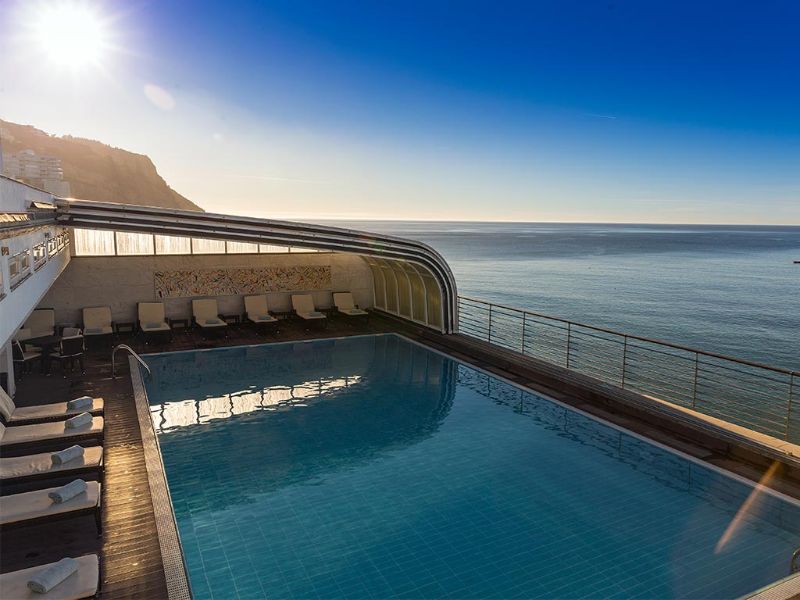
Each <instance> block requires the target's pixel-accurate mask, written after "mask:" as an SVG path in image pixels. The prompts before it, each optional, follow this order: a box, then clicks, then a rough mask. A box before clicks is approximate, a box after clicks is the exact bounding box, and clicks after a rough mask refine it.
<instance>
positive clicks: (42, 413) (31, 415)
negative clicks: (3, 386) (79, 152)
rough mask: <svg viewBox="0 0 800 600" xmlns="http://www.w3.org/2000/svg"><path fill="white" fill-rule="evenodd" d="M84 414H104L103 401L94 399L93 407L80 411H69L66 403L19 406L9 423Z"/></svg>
mask: <svg viewBox="0 0 800 600" xmlns="http://www.w3.org/2000/svg"><path fill="white" fill-rule="evenodd" d="M82 412H91V413H99V412H103V399H102V398H92V407H91V408H84V409H78V410H68V409H67V403H66V402H55V403H53V404H39V405H37V406H18V407H17V408H16V410H15V411H14V413H13V414H12V415H11V418H10V419H7V421H8V422H9V423H14V422H15V421H34V420H37V419H50V418H54V417H70V416H74V415H79V414H81V413H82Z"/></svg>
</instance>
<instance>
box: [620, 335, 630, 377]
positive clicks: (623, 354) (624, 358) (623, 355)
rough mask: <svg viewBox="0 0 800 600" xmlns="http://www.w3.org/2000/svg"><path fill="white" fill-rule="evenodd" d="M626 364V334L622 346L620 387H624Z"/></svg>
mask: <svg viewBox="0 0 800 600" xmlns="http://www.w3.org/2000/svg"><path fill="white" fill-rule="evenodd" d="M627 365H628V336H627V335H626V336H625V344H624V345H623V346H622V385H621V386H620V387H622V388H623V389H625V369H626V367H627Z"/></svg>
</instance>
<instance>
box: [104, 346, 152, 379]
mask: <svg viewBox="0 0 800 600" xmlns="http://www.w3.org/2000/svg"><path fill="white" fill-rule="evenodd" d="M117 350H127V351H128V352H129V353H130V355H131V356H132V357H133V358H135V359H136V360H137V361H138V362H139V364H140V365H142V366H143V367H144V370H145V371H147V375H148V377H152V376H153V373H152V372H151V371H150V367H148V366H147V363H146V362H144V361H143V360H142V357H141V356H139V355H138V354H136V352H134V350H133V348H131V347H130V346H128V344H118V345H117V346H114V349H113V350H112V351H111V377H112V379H116V378H117V360H116V358H117Z"/></svg>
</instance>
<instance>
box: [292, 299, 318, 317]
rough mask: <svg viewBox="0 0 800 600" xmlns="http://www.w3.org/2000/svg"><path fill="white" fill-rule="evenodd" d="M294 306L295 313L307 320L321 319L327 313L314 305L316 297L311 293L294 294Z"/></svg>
mask: <svg viewBox="0 0 800 600" xmlns="http://www.w3.org/2000/svg"><path fill="white" fill-rule="evenodd" d="M292 308H293V309H294V312H295V314H296V315H297V316H298V317H300V318H301V319H304V320H306V321H321V320H322V319H325V318H326V317H325V315H324V314H322V313H321V312H319V311H318V310H317V308H316V307H315V306H314V298H312V297H311V294H293V295H292Z"/></svg>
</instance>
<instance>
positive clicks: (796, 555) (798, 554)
mask: <svg viewBox="0 0 800 600" xmlns="http://www.w3.org/2000/svg"><path fill="white" fill-rule="evenodd" d="M798 559H800V548H797V549H796V550H795V551H794V552H792V561H791V563H789V574H794V573H798V572H800V564H798Z"/></svg>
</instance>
